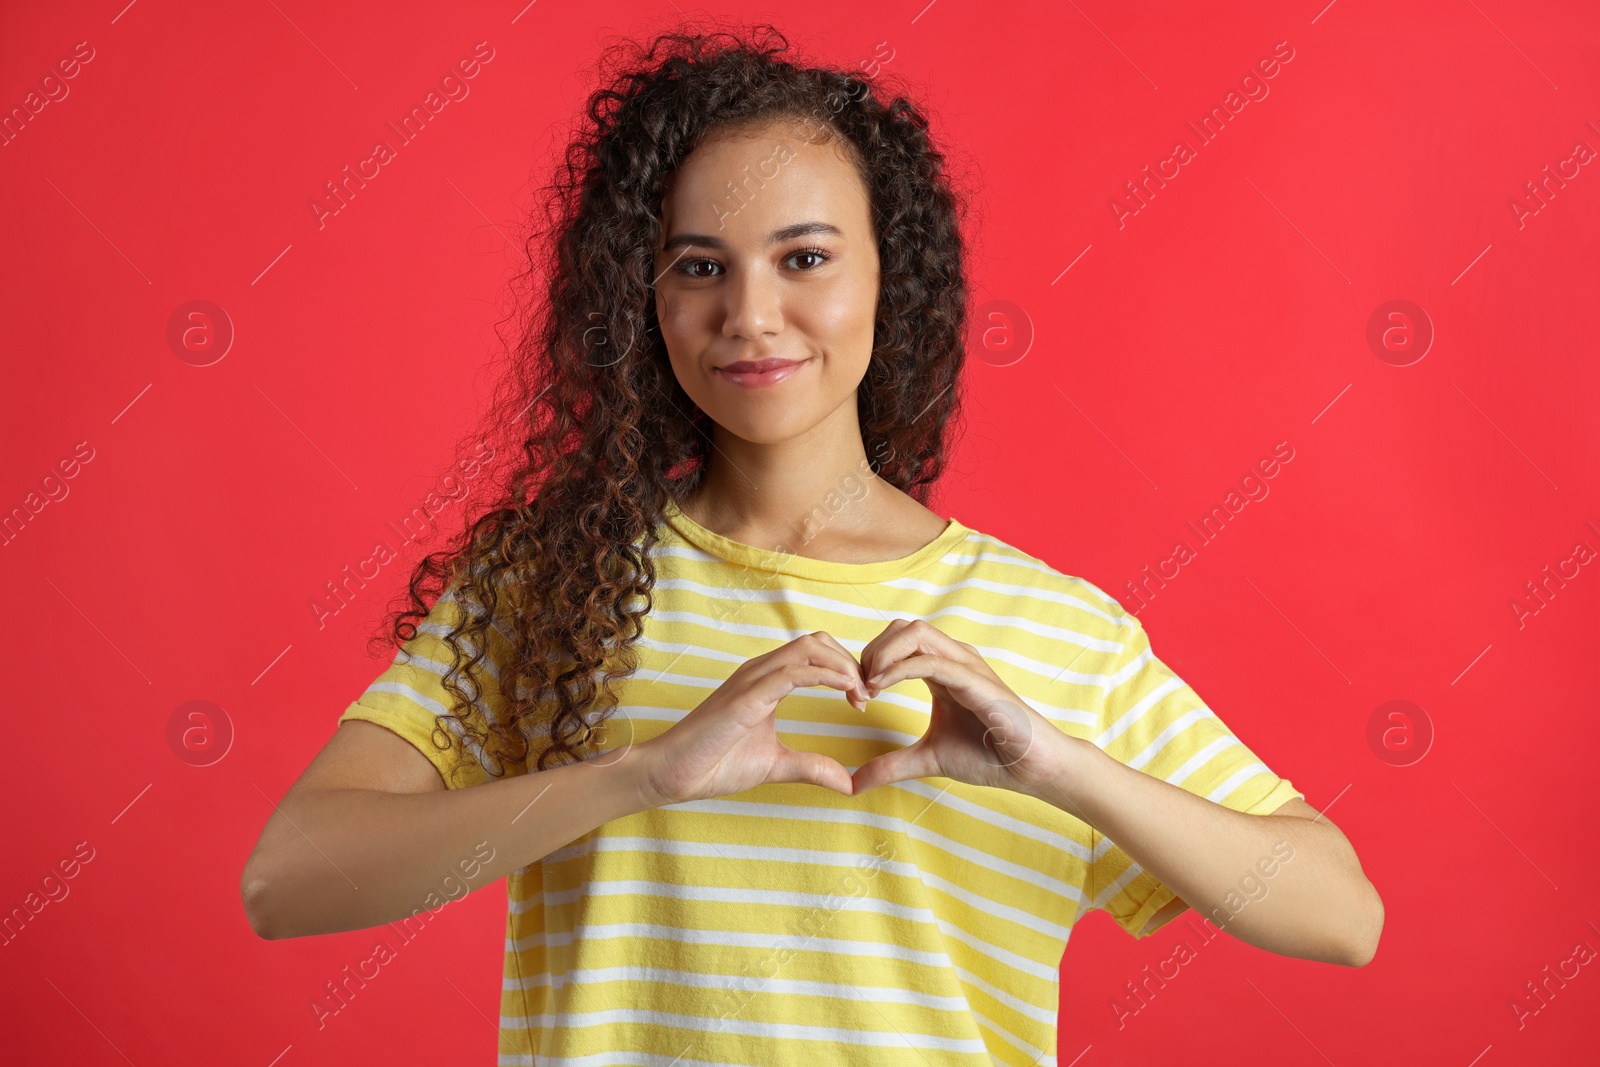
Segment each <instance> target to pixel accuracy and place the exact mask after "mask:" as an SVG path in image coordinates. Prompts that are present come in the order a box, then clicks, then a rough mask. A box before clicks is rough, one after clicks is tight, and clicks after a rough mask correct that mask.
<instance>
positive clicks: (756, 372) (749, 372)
mask: <svg viewBox="0 0 1600 1067" xmlns="http://www.w3.org/2000/svg"><path fill="white" fill-rule="evenodd" d="M810 362H811V360H810V359H765V360H759V361H757V360H742V361H740V362H738V363H730V364H728V365H727V366H726V367H718V368H716V372H717V373H718V374H720V375H722V377H724V378H726V379H727V380H728V381H730V382H732V383H733V384H735V385H740V386H744V387H746V388H761V387H762V386H767V385H776V384H777V383H779V382H781V381H784V380H785V379H787V378H791V377H793V376H794V374H795V372H797V371H798V370H800V368H801V367H804V366H805V365H806V364H807V363H810Z"/></svg>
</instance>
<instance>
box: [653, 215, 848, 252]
mask: <svg viewBox="0 0 1600 1067" xmlns="http://www.w3.org/2000/svg"><path fill="white" fill-rule="evenodd" d="M813 233H823V234H828V235H830V236H833V237H843V236H844V231H843V230H841V229H839V227H837V226H834V225H831V224H829V223H826V222H797V223H795V224H794V225H792V226H785V227H783V228H782V229H778V230H773V231H772V232H771V233H769V234H767V244H769V245H775V244H781V243H782V242H784V241H792V240H794V239H795V238H796V237H805V236H807V235H808V234H813ZM689 245H698V246H700V247H701V248H716V249H725V248H727V247H728V243H727V242H726V241H724V240H723V239H722V238H720V237H713V236H711V235H710V234H706V233H680V234H678V235H677V236H675V237H670V238H668V239H667V242H666V243H665V244H664V245H662V246H661V251H663V252H671V251H672V250H673V249H675V248H685V247H688V246H689Z"/></svg>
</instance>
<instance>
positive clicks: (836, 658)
mask: <svg viewBox="0 0 1600 1067" xmlns="http://www.w3.org/2000/svg"><path fill="white" fill-rule="evenodd" d="M783 652H784V654H783V655H782V656H779V657H777V658H776V659H775V660H774V661H773V666H772V667H771V668H770V669H778V668H779V667H780V666H781V665H782V664H784V663H794V662H802V663H810V664H814V665H816V666H819V667H829V668H831V669H833V670H835V671H839V672H840V673H843V674H845V675H847V676H848V677H850V679H851V680H852V684H851V685H849V686H844V687H841V688H843V689H844V690H845V697H846V699H847V700H849V701H850V703H851V705H852V706H854V707H855V708H856V710H857V711H865V710H866V706H867V699H868V695H867V686H866V682H865V681H864V680H863V679H862V677H861V664H860V663H858V662H857V661H856V658H855V657H854V656H852V655H851V654H850V651H849V650H848V649H846V648H845V647H844V646H843V645H841V644H840V643H839V641H838V639H837V638H835V637H834V636H833V635H832V634H830V633H828V632H827V631H825V630H817V631H815V632H813V633H809V634H805V635H804V636H802V637H798V638H796V639H795V640H793V641H791V642H789V643H788V644H787V645H785V646H783Z"/></svg>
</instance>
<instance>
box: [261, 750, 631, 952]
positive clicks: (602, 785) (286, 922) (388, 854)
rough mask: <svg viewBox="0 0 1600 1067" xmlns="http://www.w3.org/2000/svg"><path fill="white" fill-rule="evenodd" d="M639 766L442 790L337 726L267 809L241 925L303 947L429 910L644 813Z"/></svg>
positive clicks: (413, 761) (568, 769) (428, 772)
mask: <svg viewBox="0 0 1600 1067" xmlns="http://www.w3.org/2000/svg"><path fill="white" fill-rule="evenodd" d="M639 755H640V754H639V753H638V752H636V751H635V752H629V753H625V754H624V757H623V758H619V759H617V760H615V761H613V762H609V765H601V764H600V763H587V762H586V763H572V764H568V765H566V766H562V767H557V768H554V769H552V770H548V771H542V772H539V773H536V774H522V775H516V776H514V777H507V778H503V779H498V780H495V781H490V782H485V783H483V784H481V785H474V786H469V787H466V788H461V789H446V788H445V784H444V780H443V779H442V778H441V777H440V776H439V772H438V770H437V769H436V768H435V767H434V765H433V764H432V763H431V762H430V761H429V760H428V758H427V757H426V756H424V755H423V754H422V753H421V752H419V751H417V749H416V747H415V746H414V745H412V744H411V743H410V742H408V741H406V740H405V739H404V738H402V737H400V736H399V735H397V734H395V733H392V732H391V731H389V730H386V729H384V728H383V727H381V726H378V725H375V724H373V723H370V722H362V721H349V722H346V723H344V724H343V725H342V726H340V727H339V729H338V730H337V731H335V733H334V735H333V737H332V738H331V739H330V740H329V741H328V743H327V745H325V746H324V747H323V749H322V751H321V752H319V753H318V754H317V756H316V758H315V759H313V760H312V762H311V765H310V766H309V767H307V768H306V771H305V773H304V774H302V775H301V776H300V779H299V780H298V781H296V782H295V783H294V785H293V786H291V787H290V789H289V792H288V794H287V795H286V796H285V797H284V798H283V800H282V801H281V802H280V803H278V804H276V805H274V811H273V813H272V815H271V816H270V817H269V818H268V820H267V824H266V828H265V829H264V830H263V831H262V832H261V838H260V840H259V841H258V842H257V843H256V847H255V850H254V851H253V852H251V854H250V858H249V860H247V861H246V863H245V867H244V873H243V877H242V878H241V880H240V890H241V893H242V895H243V899H244V907H245V912H246V914H247V915H248V917H249V919H250V925H251V927H252V928H253V929H254V930H255V932H256V933H257V934H259V935H260V936H262V937H264V938H269V939H276V938H284V937H303V936H305V935H308V934H326V933H335V932H338V931H342V930H359V929H364V928H366V927H371V926H377V925H379V924H381V923H385V922H390V921H394V920H397V919H404V918H408V917H410V916H411V915H413V914H414V913H417V912H426V911H431V910H432V909H433V908H436V907H438V906H440V905H441V904H442V903H445V902H447V901H448V900H452V899H457V898H459V897H461V896H464V895H465V894H466V893H468V892H470V891H471V890H473V889H476V888H478V887H479V886H482V885H487V884H490V883H492V882H494V881H496V880H497V879H500V878H503V877H504V876H505V875H507V874H509V873H510V872H511V871H513V870H516V869H517V868H519V867H523V866H526V865H527V864H529V863H532V862H534V861H535V860H539V859H542V858H544V857H545V856H547V855H548V854H550V853H551V852H553V851H555V850H556V849H558V848H560V847H561V846H563V845H566V844H569V843H570V842H572V841H574V840H576V839H577V838H579V837H582V836H583V835H584V834H586V833H588V832H589V831H590V830H592V829H594V828H595V827H597V826H600V825H602V824H604V823H606V822H609V821H611V820H612V819H616V818H620V817H622V816H624V815H629V814H632V813H634V812H637V811H644V810H646V809H648V808H651V807H654V806H655V805H656V803H659V801H652V800H647V799H646V797H647V794H648V788H647V786H646V783H645V779H644V777H643V772H644V769H645V765H646V762H647V761H646V760H644V759H641V758H638V757H639Z"/></svg>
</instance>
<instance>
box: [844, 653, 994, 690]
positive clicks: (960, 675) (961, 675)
mask: <svg viewBox="0 0 1600 1067" xmlns="http://www.w3.org/2000/svg"><path fill="white" fill-rule="evenodd" d="M907 678H921V679H924V680H925V681H929V682H934V683H937V684H939V685H942V686H944V687H946V688H947V689H949V690H950V692H951V694H952V695H954V696H955V697H956V698H957V699H958V700H962V701H965V700H968V699H977V696H978V694H977V692H976V690H975V688H974V682H975V681H976V680H977V678H976V675H974V673H973V672H972V669H971V668H970V667H968V666H966V665H965V664H962V663H956V662H955V661H953V660H950V659H947V658H946V657H944V656H942V655H935V654H932V653H924V654H921V655H916V656H909V657H907V658H905V659H902V660H898V661H897V662H895V663H891V664H889V665H888V666H887V667H885V668H883V672H882V674H880V675H878V676H877V680H876V681H872V682H868V683H867V686H868V689H869V690H870V691H872V692H874V693H876V692H878V691H880V690H884V689H887V688H889V687H890V686H891V685H894V684H895V683H896V682H903V681H905V680H906V679H907Z"/></svg>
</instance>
